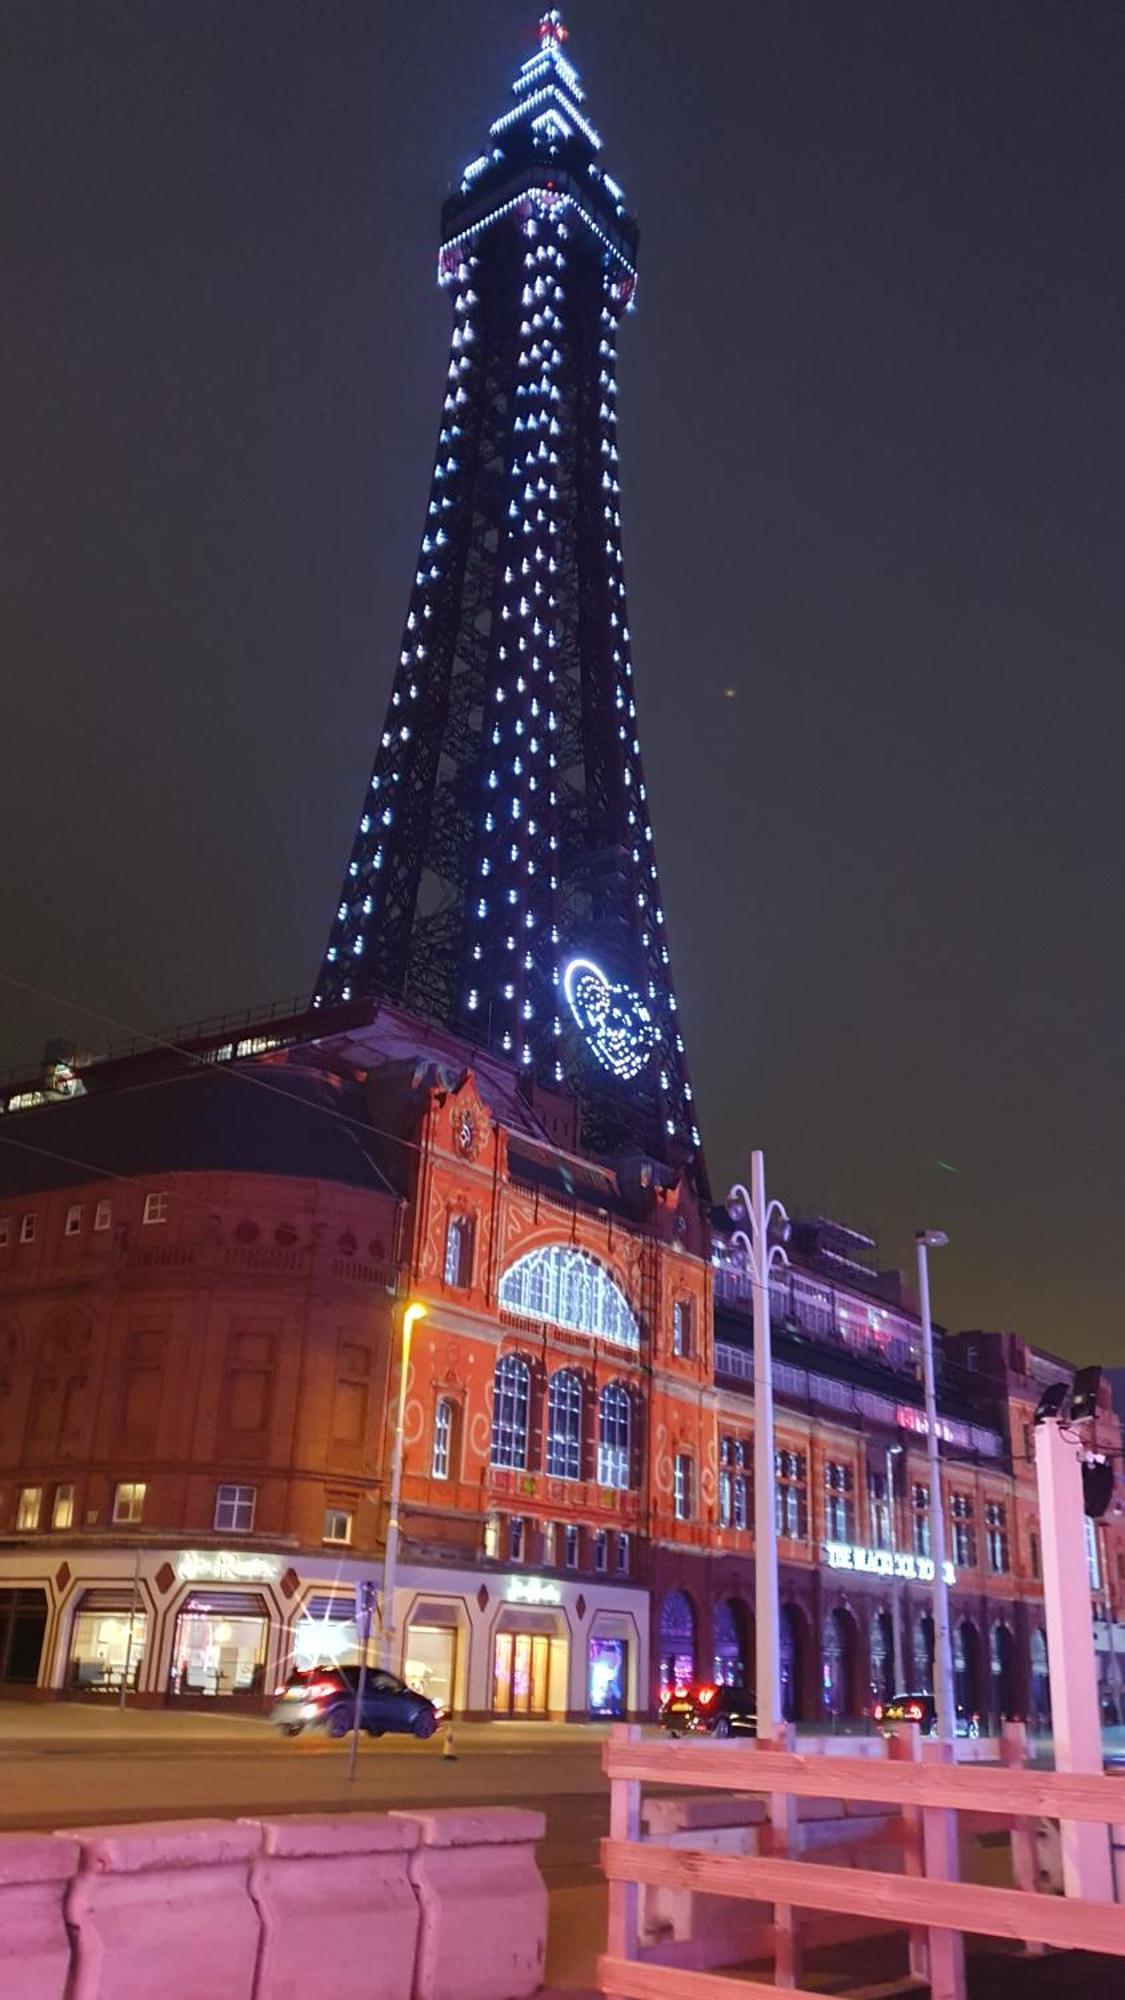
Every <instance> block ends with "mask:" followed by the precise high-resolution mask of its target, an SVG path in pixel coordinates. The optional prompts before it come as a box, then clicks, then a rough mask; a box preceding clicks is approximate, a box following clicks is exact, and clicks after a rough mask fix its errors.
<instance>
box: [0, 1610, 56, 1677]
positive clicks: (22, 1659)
mask: <svg viewBox="0 0 1125 2000" xmlns="http://www.w3.org/2000/svg"><path fill="white" fill-rule="evenodd" d="M46 1630H47V1593H46V1591H45V1590H0V1683H3V1684H4V1685H5V1686H7V1687H34V1686H35V1684H36V1682H37V1680H38V1679H39V1663H40V1661H41V1659H42V1657H43V1637H44V1634H45V1632H46Z"/></svg>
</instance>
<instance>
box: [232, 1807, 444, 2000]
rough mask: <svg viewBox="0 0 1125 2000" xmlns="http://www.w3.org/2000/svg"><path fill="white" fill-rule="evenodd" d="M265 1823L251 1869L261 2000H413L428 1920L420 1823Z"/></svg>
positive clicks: (376, 1817)
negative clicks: (418, 1868)
mask: <svg viewBox="0 0 1125 2000" xmlns="http://www.w3.org/2000/svg"><path fill="white" fill-rule="evenodd" d="M247 1823H248V1824H253V1823H254V1822H247ZM259 1824H260V1826H261V1834H262V1851H261V1853H260V1855H259V1856H258V1858H257V1859H256V1860H255V1861H254V1862H253V1863H252V1864H251V1868H250V1894H251V1897H252V1898H253V1901H254V1902H255V1904H256V1905H257V1909H258V1914H259V1916H260V1917H261V1921H262V1951H261V1957H260V1960H259V1964H258V1984H257V1987H256V1989H255V1995H254V2000H372V1996H373V1995H374V1994H375V1993H376V1992H377V1993H378V2000H412V1996H413V1992H414V1970H415V1962H416V1959H417V1955H418V1936H419V1930H420V1924H421V1916H420V1911H419V1905H418V1897H417V1895H416V1894H415V1891H414V1888H413V1885H412V1883H411V1881H410V1875H409V1862H410V1856H411V1854H412V1853H413V1851H414V1849H415V1848H416V1847H417V1845H418V1840H419V1833H420V1829H419V1827H418V1826H417V1825H416V1824H414V1823H412V1822H411V1821H410V1820H408V1819H403V1818H394V1819H392V1818H391V1817H390V1816H389V1815H388V1814H386V1813H355V1814H348V1815H344V1816H342V1817H341V1818H339V1819H327V1818H321V1817H319V1816H318V1815H316V1814H313V1813H307V1814H295V1815H294V1816H293V1817H292V1818H288V1819H276V1820H262V1821H260V1822H259ZM373 1967H377V1968H378V1980H377V1983H376V1982H375V1979H374V1975H373V1970H372V1969H373Z"/></svg>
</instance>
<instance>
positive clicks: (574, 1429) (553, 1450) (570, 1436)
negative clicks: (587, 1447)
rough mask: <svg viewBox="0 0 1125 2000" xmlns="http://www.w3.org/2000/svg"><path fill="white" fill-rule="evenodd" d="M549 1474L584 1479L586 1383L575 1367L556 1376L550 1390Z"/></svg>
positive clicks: (564, 1477)
mask: <svg viewBox="0 0 1125 2000" xmlns="http://www.w3.org/2000/svg"><path fill="white" fill-rule="evenodd" d="M547 1471H548V1473H549V1475H550V1477H551V1478H552V1479H580V1478H581V1477H582V1381H581V1377H580V1376H578V1375H576V1374H575V1372H574V1370H573V1369H572V1368H560V1370H559V1372H558V1374H557V1375H552V1377H551V1386H550V1388H549V1389H548V1391H547Z"/></svg>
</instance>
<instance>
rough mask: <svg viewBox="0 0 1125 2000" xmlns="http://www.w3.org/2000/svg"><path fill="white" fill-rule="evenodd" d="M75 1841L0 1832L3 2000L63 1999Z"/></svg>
mask: <svg viewBox="0 0 1125 2000" xmlns="http://www.w3.org/2000/svg"><path fill="white" fill-rule="evenodd" d="M79 1858H80V1849H79V1846H78V1843H77V1841H75V1840H63V1839H61V1838H58V1837H57V1836H55V1835H53V1834H49V1833H44V1834H32V1833H0V1993H2V1994H3V1996H4V2000H62V1996H63V1994H64V1992H65V1991H66V1983H67V1978H68V1976H69V1973H70V1938H69V1936H68V1934H67V1928H66V1918H65V1902H66V1894H67V1890H68V1889H69V1887H70V1880H71V1877H72V1876H73V1875H74V1873H75V1871H76V1869H77V1867H78V1863H79Z"/></svg>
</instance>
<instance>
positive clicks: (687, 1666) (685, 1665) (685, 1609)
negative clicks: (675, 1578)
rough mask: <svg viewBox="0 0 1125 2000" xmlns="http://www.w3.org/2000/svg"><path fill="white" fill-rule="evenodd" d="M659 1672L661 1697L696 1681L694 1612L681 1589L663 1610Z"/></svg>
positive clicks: (671, 1593)
mask: <svg viewBox="0 0 1125 2000" xmlns="http://www.w3.org/2000/svg"><path fill="white" fill-rule="evenodd" d="M659 1672H660V1691H661V1693H662V1694H664V1693H666V1692H667V1691H668V1690H669V1689H670V1688H689V1687H690V1686H691V1684H692V1682H693V1681H694V1679H695V1612H694V1610H693V1609H692V1604H691V1599H690V1598H689V1597H686V1596H685V1594H684V1592H683V1591H682V1590H670V1591H669V1592H668V1595H667V1597H666V1598H665V1599H664V1602H663V1604H662V1605H661V1607H660V1663H659Z"/></svg>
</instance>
